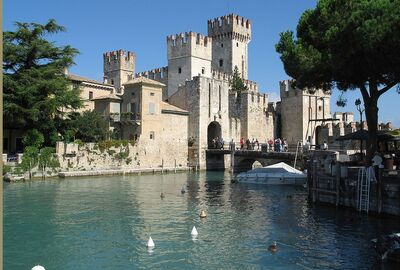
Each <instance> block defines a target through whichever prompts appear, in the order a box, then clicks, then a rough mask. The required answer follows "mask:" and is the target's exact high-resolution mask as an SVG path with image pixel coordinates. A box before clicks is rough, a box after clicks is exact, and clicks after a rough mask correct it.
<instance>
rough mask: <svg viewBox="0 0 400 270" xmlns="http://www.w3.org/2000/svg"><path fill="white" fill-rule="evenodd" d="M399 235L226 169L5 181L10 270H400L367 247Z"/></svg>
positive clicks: (395, 226) (395, 227)
mask: <svg viewBox="0 0 400 270" xmlns="http://www.w3.org/2000/svg"><path fill="white" fill-rule="evenodd" d="M182 186H184V187H185V188H186V190H187V191H186V193H185V194H181V192H180V191H181V187H182ZM161 192H163V193H164V194H165V195H166V196H165V198H164V199H161V198H160V193H161ZM287 195H289V197H288V196H287ZM201 210H205V211H206V212H207V214H208V217H207V218H206V219H204V220H201V219H200V218H199V217H198V214H199V213H200V211H201ZM193 225H195V226H196V227H197V230H198V232H199V236H198V237H197V240H192V238H191V236H190V232H191V229H192V227H193ZM394 231H400V222H399V220H396V219H393V218H386V219H381V220H378V219H376V218H374V217H363V218H362V219H359V218H358V215H357V213H355V212H352V211H345V210H336V209H335V208H331V207H323V206H317V207H315V206H314V207H312V206H310V205H309V204H308V202H307V199H306V192H305V190H303V189H300V188H295V187H272V186H259V185H243V184H238V183H231V176H230V174H229V173H223V172H203V173H197V174H195V173H178V174H165V175H142V176H112V177H109V176H105V177H92V178H75V179H69V178H68V179H63V180H46V181H34V182H26V183H12V184H9V183H4V269H16V270H18V269H21V270H22V269H31V268H32V266H34V265H37V264H40V265H43V266H44V267H45V268H46V270H49V269H58V270H62V269H75V270H78V269H396V266H394V265H391V264H380V263H379V262H377V260H376V258H375V256H374V251H373V249H372V247H371V244H370V239H371V238H374V237H376V236H378V235H380V234H384V233H390V232H394ZM149 235H151V236H152V238H153V240H154V242H155V245H156V246H155V248H154V250H153V251H152V252H149V251H148V249H147V248H146V246H145V244H146V241H147V239H148V237H149ZM272 241H277V243H278V246H279V250H278V252H277V253H275V254H271V253H269V252H268V250H267V248H268V245H270V244H271V243H272ZM398 269H399V268H398Z"/></svg>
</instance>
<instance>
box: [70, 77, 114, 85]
mask: <svg viewBox="0 0 400 270" xmlns="http://www.w3.org/2000/svg"><path fill="white" fill-rule="evenodd" d="M67 77H68V78H70V79H71V80H73V81H78V82H88V83H94V84H101V85H106V86H110V87H113V85H112V84H107V83H102V82H99V81H95V80H92V79H88V78H85V77H81V76H78V75H75V74H68V75H67Z"/></svg>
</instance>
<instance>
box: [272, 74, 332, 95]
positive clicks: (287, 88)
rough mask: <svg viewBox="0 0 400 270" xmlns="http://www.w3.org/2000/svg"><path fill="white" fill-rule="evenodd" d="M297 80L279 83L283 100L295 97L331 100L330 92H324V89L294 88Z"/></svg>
mask: <svg viewBox="0 0 400 270" xmlns="http://www.w3.org/2000/svg"><path fill="white" fill-rule="evenodd" d="M294 82H295V80H293V79H291V80H283V81H279V88H280V95H281V99H284V98H288V97H293V96H305V95H307V96H318V97H323V98H329V97H330V96H331V95H330V93H329V92H324V91H323V90H322V89H308V88H305V89H304V90H303V89H300V88H298V87H293V83H294Z"/></svg>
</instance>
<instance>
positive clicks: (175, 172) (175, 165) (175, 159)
mask: <svg viewBox="0 0 400 270" xmlns="http://www.w3.org/2000/svg"><path fill="white" fill-rule="evenodd" d="M174 172H175V173H176V159H175V171H174Z"/></svg>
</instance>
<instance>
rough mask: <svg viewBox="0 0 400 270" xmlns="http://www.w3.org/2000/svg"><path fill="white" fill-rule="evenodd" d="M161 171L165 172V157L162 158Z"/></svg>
mask: <svg viewBox="0 0 400 270" xmlns="http://www.w3.org/2000/svg"><path fill="white" fill-rule="evenodd" d="M161 173H164V159H162V160H161Z"/></svg>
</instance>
